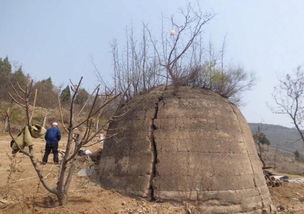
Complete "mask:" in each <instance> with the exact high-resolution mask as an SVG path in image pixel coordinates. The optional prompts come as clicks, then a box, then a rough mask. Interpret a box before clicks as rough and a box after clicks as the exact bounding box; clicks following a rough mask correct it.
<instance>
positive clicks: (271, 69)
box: [0, 0, 304, 126]
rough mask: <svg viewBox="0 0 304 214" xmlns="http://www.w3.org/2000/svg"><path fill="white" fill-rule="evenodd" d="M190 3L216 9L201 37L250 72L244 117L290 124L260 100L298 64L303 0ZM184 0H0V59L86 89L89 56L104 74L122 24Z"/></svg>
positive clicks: (92, 80) (168, 10)
mask: <svg viewBox="0 0 304 214" xmlns="http://www.w3.org/2000/svg"><path fill="white" fill-rule="evenodd" d="M198 1H199V2H200V5H201V7H202V8H203V9H205V10H207V11H213V12H214V13H216V14H217V15H216V17H215V18H214V19H213V20H212V21H211V22H210V24H209V25H208V27H207V28H206V30H205V36H206V38H210V39H211V41H212V42H214V43H215V44H219V43H221V42H222V41H223V38H224V37H225V36H226V44H227V46H226V62H227V63H233V64H237V65H241V66H243V67H244V68H245V69H246V70H247V71H249V72H254V73H255V75H256V79H257V84H256V86H255V87H254V88H253V90H252V91H250V92H248V93H246V94H244V102H245V103H246V105H245V106H244V107H242V108H241V110H242V112H243V114H244V115H245V117H246V118H247V120H248V121H249V122H264V123H273V124H281V125H285V126H290V121H289V120H288V119H287V117H283V116H281V115H274V114H272V113H271V111H270V110H269V108H268V107H267V103H269V104H270V105H271V104H272V98H271V94H272V91H273V87H274V85H276V84H277V82H278V81H277V80H278V78H279V77H281V76H282V75H283V74H284V73H286V72H289V71H292V70H294V69H295V68H296V67H297V66H298V65H303V64H304V27H303V20H304V13H303V11H304V1H299V0H289V1H286V0H203V1H200V0H198ZM190 2H191V1H190ZM185 5H186V1H184V0H154V1H148V0H146V1H145V0H120V1H118V0H112V1H105V0H87V1H84V0H61V1H60V0H48V1H47V0H26V1H25V0H24V1H20V0H19V1H18V0H0V57H5V56H8V57H9V58H10V59H11V60H13V61H14V62H17V63H19V65H22V66H23V68H24V71H25V72H27V73H29V74H30V75H31V76H32V77H34V79H35V80H39V79H42V78H47V77H49V76H51V77H52V79H53V80H54V82H55V83H56V84H57V85H61V84H66V83H67V81H68V80H69V79H72V80H77V79H78V78H79V77H80V76H81V75H83V76H84V77H85V86H86V87H87V88H89V89H91V88H93V86H94V85H96V84H97V80H96V75H95V72H94V68H93V66H92V64H91V58H92V57H93V58H94V61H95V63H96V64H97V66H98V68H99V70H100V71H101V72H102V73H103V74H104V75H105V76H106V77H107V78H108V79H109V78H110V75H111V69H112V63H111V48H110V43H111V42H112V40H113V39H114V38H116V39H118V40H122V39H123V38H124V33H125V27H126V25H130V24H132V25H133V26H134V28H137V26H138V27H140V25H141V22H143V21H144V22H146V23H148V24H149V25H151V26H152V27H153V29H158V26H159V24H160V17H161V14H162V13H163V14H164V15H165V16H166V15H167V16H169V15H170V14H173V13H176V12H177V10H178V9H179V8H181V7H183V6H185ZM168 30H169V29H168ZM206 42H208V41H206Z"/></svg>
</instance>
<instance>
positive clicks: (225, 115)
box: [100, 87, 271, 213]
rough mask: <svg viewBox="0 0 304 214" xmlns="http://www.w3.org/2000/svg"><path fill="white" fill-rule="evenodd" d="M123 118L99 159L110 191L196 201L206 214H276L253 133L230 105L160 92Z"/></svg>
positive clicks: (204, 95) (192, 92)
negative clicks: (272, 212) (274, 213)
mask: <svg viewBox="0 0 304 214" xmlns="http://www.w3.org/2000/svg"><path fill="white" fill-rule="evenodd" d="M120 114H121V116H119V117H117V120H115V121H114V122H112V123H111V124H110V127H109V131H108V137H109V136H112V135H113V137H112V138H109V139H107V140H106V141H105V144H104V151H103V153H102V157H101V160H100V182H101V184H102V185H103V186H104V187H106V188H111V189H116V190H118V191H120V192H123V193H126V194H131V195H137V196H141V197H147V198H150V199H156V200H175V201H195V202H196V203H197V204H198V205H199V206H200V207H201V209H202V212H204V213H238V212H247V213H261V212H262V211H263V210H264V212H270V205H271V198H270V194H269V191H268V188H267V186H266V183H265V179H264V175H263V172H262V169H261V167H262V166H261V163H260V160H259V158H258V156H257V152H256V148H255V145H254V142H253V139H252V135H251V131H250V129H249V127H248V125H247V122H246V120H245V119H244V117H243V116H242V114H241V113H240V111H239V110H238V108H237V107H236V106H235V105H233V104H231V103H230V102H229V101H228V100H227V99H224V98H223V97H221V96H219V95H217V94H215V93H213V92H211V91H209V90H204V89H194V88H190V87H179V88H178V90H177V91H175V90H174V89H173V88H168V89H167V90H164V87H158V88H156V89H154V90H152V91H151V92H149V93H147V94H145V95H141V96H137V97H135V98H134V99H133V100H132V101H130V102H129V103H128V104H127V105H125V106H124V107H123V108H122V109H121V111H120Z"/></svg>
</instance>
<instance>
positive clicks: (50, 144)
mask: <svg viewBox="0 0 304 214" xmlns="http://www.w3.org/2000/svg"><path fill="white" fill-rule="evenodd" d="M44 139H45V140H46V145H45V153H44V156H43V159H42V164H46V163H47V162H48V157H49V154H50V152H51V151H52V153H53V154H54V163H55V164H58V162H59V160H58V142H59V141H60V139H61V133H60V130H59V129H58V123H56V122H53V123H52V127H51V128H49V129H48V130H47V131H46V133H45V136H44Z"/></svg>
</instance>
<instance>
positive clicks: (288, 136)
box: [249, 123, 304, 153]
mask: <svg viewBox="0 0 304 214" xmlns="http://www.w3.org/2000/svg"><path fill="white" fill-rule="evenodd" d="M249 126H250V128H251V131H252V133H255V132H256V131H257V129H258V126H260V130H261V131H262V132H264V133H265V135H266V137H267V138H268V139H269V140H270V143H271V146H272V147H273V148H277V149H279V150H283V151H287V152H292V153H293V152H294V151H296V150H298V151H300V152H301V153H304V143H302V142H301V141H300V140H299V139H300V136H299V134H298V132H297V130H296V129H295V128H287V127H284V126H279V125H272V124H263V123H249Z"/></svg>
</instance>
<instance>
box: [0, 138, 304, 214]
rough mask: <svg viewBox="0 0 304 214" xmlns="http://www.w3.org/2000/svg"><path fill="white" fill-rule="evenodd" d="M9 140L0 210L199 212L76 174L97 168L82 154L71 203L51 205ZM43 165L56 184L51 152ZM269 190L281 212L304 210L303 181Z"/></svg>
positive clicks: (2, 161)
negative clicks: (126, 192)
mask: <svg viewBox="0 0 304 214" xmlns="http://www.w3.org/2000/svg"><path fill="white" fill-rule="evenodd" d="M9 141H10V138H9V136H7V135H1V136H0V178H1V179H0V213H5V214H10V213H11V214H19V213H21V214H29V213H37V214H38V213H40V214H46V213H52V214H56V213H60V214H68V213H69V214H74V213H75V214H77V213H79V214H80V213H81V214H95V213H106V214H108V213H109V214H111V213H113V214H114V213H116V214H124V213H159V214H161V213H164V214H165V213H185V214H186V213H197V212H196V211H195V207H194V206H193V205H191V204H188V203H184V204H174V203H152V202H148V201H146V200H144V199H139V198H130V197H127V196H125V195H121V194H118V193H116V192H113V191H109V190H105V189H103V188H101V187H100V186H99V185H98V183H97V182H96V176H94V175H93V176H91V177H87V176H78V175H77V172H78V171H79V170H80V169H83V168H87V167H91V168H94V163H93V162H92V161H90V160H89V159H87V158H86V157H83V158H80V160H79V162H78V168H77V170H76V172H75V176H74V178H73V181H72V185H71V189H70V196H69V203H68V204H67V205H65V206H63V207H56V208H50V207H51V206H52V202H53V201H54V200H55V198H54V197H53V196H52V195H51V194H49V193H48V192H47V191H46V190H45V189H44V188H43V187H42V186H41V185H40V184H39V181H38V178H37V176H36V174H35V171H34V169H33V168H32V166H31V163H30V161H29V159H28V158H27V157H25V156H23V155H22V154H18V155H17V157H16V158H12V155H11V154H10V147H9ZM63 147H64V139H63V140H62V142H61V148H62V149H63ZM88 149H90V150H91V151H98V150H99V149H100V145H99V144H96V145H94V146H92V147H90V148H88ZM43 151H44V141H43V140H42V139H40V140H36V141H35V155H36V157H37V158H38V159H39V160H40V159H41V158H42V155H43ZM40 167H41V169H42V171H43V174H44V175H45V176H46V177H47V180H48V182H49V183H50V184H54V183H55V181H56V175H57V172H58V169H59V167H58V166H57V165H54V164H53V163H52V156H50V163H48V164H47V165H41V166H40ZM289 176H290V175H289ZM295 177H299V176H295ZM270 192H271V194H272V198H273V202H274V204H275V206H276V207H278V208H279V211H280V212H281V213H304V203H303V202H304V184H301V183H283V185H282V186H280V187H275V188H271V189H270Z"/></svg>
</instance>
